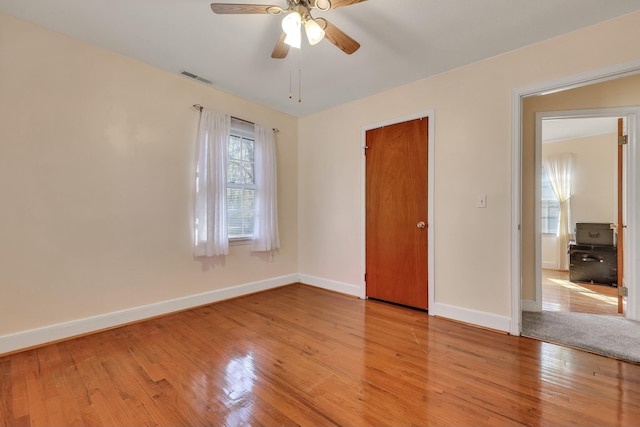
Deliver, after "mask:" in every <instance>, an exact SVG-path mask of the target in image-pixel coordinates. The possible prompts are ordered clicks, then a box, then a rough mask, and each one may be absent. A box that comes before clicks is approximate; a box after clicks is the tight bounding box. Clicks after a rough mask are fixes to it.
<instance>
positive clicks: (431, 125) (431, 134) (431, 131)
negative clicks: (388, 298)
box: [358, 109, 435, 314]
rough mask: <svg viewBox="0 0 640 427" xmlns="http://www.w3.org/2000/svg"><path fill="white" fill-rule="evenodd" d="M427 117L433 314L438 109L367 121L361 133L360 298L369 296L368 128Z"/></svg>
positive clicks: (429, 276) (429, 287)
mask: <svg viewBox="0 0 640 427" xmlns="http://www.w3.org/2000/svg"><path fill="white" fill-rule="evenodd" d="M424 117H427V118H428V119H429V122H428V128H427V152H428V162H427V168H428V169H429V170H428V171H427V180H428V183H427V184H428V186H427V204H428V206H427V208H428V210H427V224H428V229H427V269H428V274H427V280H428V284H427V301H428V303H429V314H433V313H432V310H431V307H433V303H434V297H435V282H434V278H435V274H434V264H435V257H434V240H433V239H434V236H435V233H434V228H435V227H434V224H435V223H434V209H433V208H434V189H435V186H434V183H435V182H434V181H435V179H434V177H435V156H434V152H435V110H434V109H431V110H426V111H423V112H421V113H416V114H411V115H408V116H403V117H398V118H394V119H390V120H386V121H383V122H378V123H374V124H370V125H366V126H364V127H363V128H362V131H361V136H360V152H361V154H360V198H361V199H360V218H361V219H360V224H361V229H360V236H361V245H360V247H361V259H360V271H361V273H362V274H361V275H360V293H359V295H358V296H359V297H360V298H363V299H364V298H366V297H367V285H366V282H365V280H364V274H365V272H366V266H367V253H366V248H367V247H366V235H367V234H366V231H367V230H366V226H367V221H366V200H365V197H366V173H367V170H366V156H365V148H364V147H365V146H366V144H367V131H368V130H372V129H377V128H379V127H382V126H389V125H393V124H396V123H402V122H407V121H410V120H415V119H419V118H424Z"/></svg>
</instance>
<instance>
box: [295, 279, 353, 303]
mask: <svg viewBox="0 0 640 427" xmlns="http://www.w3.org/2000/svg"><path fill="white" fill-rule="evenodd" d="M298 277H299V280H300V282H301V283H304V284H305V285H311V286H316V287H318V288H322V289H328V290H330V291H334V292H340V293H341V294H347V295H353V296H356V297H358V298H364V292H363V290H362V289H361V287H360V286H358V285H353V284H351V283H344V282H337V281H335V280H330V279H323V278H322V277H316V276H311V275H308V274H300V275H299V276H298Z"/></svg>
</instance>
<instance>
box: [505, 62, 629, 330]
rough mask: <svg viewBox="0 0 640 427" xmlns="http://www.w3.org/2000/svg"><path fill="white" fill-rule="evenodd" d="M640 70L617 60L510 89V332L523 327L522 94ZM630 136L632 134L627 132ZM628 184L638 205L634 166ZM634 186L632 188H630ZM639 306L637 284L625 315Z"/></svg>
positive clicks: (549, 90) (532, 93)
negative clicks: (606, 65) (579, 71)
mask: <svg viewBox="0 0 640 427" xmlns="http://www.w3.org/2000/svg"><path fill="white" fill-rule="evenodd" d="M639 73H640V60H634V61H630V62H626V63H623V64H618V65H614V66H610V67H606V68H601V69H598V70H593V71H589V72H586V73H582V74H577V75H574V76H568V77H564V78H561V79H556V80H551V81H547V82H542V83H536V84H533V85H531V86H526V87H522V88H517V89H514V90H513V92H512V112H511V122H512V126H511V130H512V144H511V154H512V155H511V183H512V184H511V185H512V187H511V325H510V331H509V332H510V333H511V334H512V335H520V333H521V329H522V301H521V293H522V292H521V284H522V279H521V274H522V259H521V255H522V234H521V233H522V232H521V228H522V102H523V100H524V98H527V97H529V96H534V95H545V94H550V93H554V92H559V91H562V90H567V89H572V88H578V87H582V86H587V85H591V84H594V83H600V82H604V81H607V80H613V79H616V78H620V77H626V76H631V75H634V74H639ZM627 127H628V130H629V132H633V133H634V135H635V133H636V130H638V129H640V117H639V116H637V115H636V116H635V117H631V119H630V120H628V123H627ZM630 137H631V136H630ZM637 145H638V144H635V143H634V144H631V143H630V144H629V149H628V150H627V157H628V162H631V163H634V164H640V149H638V147H637ZM627 169H628V170H629V174H628V180H629V181H628V184H629V185H628V186H627V190H626V192H625V193H626V196H627V202H628V203H627V204H628V206H630V207H631V206H637V203H638V201H640V194H638V191H639V190H640V186H638V185H636V182H637V180H638V176H639V175H638V173H637V172H636V170H634V169H629V168H627ZM631 187H633V188H631ZM629 211H630V212H634V215H633V216H629V218H628V221H627V234H626V236H627V244H626V245H625V249H627V254H626V256H625V260H627V259H628V260H629V262H628V263H626V264H625V277H626V279H627V280H628V281H629V283H634V284H635V283H637V282H636V271H638V268H640V260H639V259H638V253H639V251H637V250H636V248H637V244H638V242H640V230H639V228H640V227H638V225H640V218H638V217H639V216H640V212H639V211H640V209H631V208H629ZM639 306H640V292H638V289H636V286H632V287H631V288H630V289H629V295H628V297H627V317H628V318H629V319H633V320H640V318H639V314H640V313H638V310H637V308H638V307H639Z"/></svg>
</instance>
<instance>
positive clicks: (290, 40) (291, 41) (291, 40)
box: [284, 32, 302, 49]
mask: <svg viewBox="0 0 640 427" xmlns="http://www.w3.org/2000/svg"><path fill="white" fill-rule="evenodd" d="M284 42H285V43H286V44H288V45H289V46H291V47H295V48H296V49H300V45H301V43H302V36H301V35H300V32H297V33H291V34H287V37H285V39H284Z"/></svg>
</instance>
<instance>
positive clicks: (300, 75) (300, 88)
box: [298, 67, 302, 102]
mask: <svg viewBox="0 0 640 427" xmlns="http://www.w3.org/2000/svg"><path fill="white" fill-rule="evenodd" d="M298 102H302V67H299V68H298Z"/></svg>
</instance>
